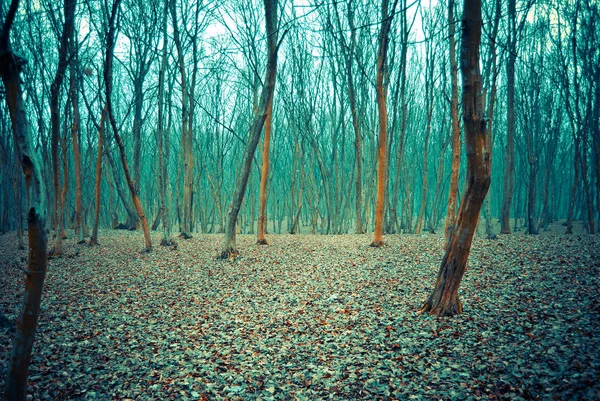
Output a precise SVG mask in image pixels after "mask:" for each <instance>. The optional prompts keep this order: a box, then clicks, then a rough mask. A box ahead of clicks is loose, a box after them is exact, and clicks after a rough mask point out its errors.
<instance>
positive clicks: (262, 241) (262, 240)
mask: <svg viewBox="0 0 600 401" xmlns="http://www.w3.org/2000/svg"><path fill="white" fill-rule="evenodd" d="M256 245H269V243H268V242H267V240H266V239H264V238H263V239H259V240H257V241H256Z"/></svg>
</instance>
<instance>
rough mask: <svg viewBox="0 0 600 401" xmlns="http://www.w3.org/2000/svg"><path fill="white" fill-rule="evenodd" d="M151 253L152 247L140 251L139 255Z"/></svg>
mask: <svg viewBox="0 0 600 401" xmlns="http://www.w3.org/2000/svg"><path fill="white" fill-rule="evenodd" d="M150 252H152V247H150V246H148V247H146V248H144V249H142V250H141V251H140V253H150Z"/></svg>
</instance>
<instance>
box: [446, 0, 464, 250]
mask: <svg viewBox="0 0 600 401" xmlns="http://www.w3.org/2000/svg"><path fill="white" fill-rule="evenodd" d="M454 24H455V22H454V0H448V27H449V28H448V29H449V39H450V40H449V42H450V76H451V78H450V81H451V85H452V97H451V102H450V114H451V118H452V173H451V176H450V194H449V196H448V211H447V213H446V229H445V231H444V232H445V235H446V239H448V238H449V237H450V233H452V231H453V230H454V225H455V224H456V194H457V192H458V170H459V168H460V123H459V121H458V65H457V64H456V44H455V40H454V31H455V30H454Z"/></svg>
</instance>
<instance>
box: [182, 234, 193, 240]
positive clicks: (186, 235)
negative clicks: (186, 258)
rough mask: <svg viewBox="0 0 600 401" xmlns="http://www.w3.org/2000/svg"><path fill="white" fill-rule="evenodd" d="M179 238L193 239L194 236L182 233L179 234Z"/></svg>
mask: <svg viewBox="0 0 600 401" xmlns="http://www.w3.org/2000/svg"><path fill="white" fill-rule="evenodd" d="M179 238H183V239H191V238H192V236H191V235H190V234H188V233H181V234H179Z"/></svg>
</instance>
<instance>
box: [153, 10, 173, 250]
mask: <svg viewBox="0 0 600 401" xmlns="http://www.w3.org/2000/svg"><path fill="white" fill-rule="evenodd" d="M168 6H169V0H165V9H164V12H163V21H162V30H163V44H162V61H161V65H160V70H159V72H158V127H157V130H156V136H157V139H158V141H157V142H158V145H157V148H158V149H157V151H158V174H159V176H158V185H159V192H160V210H159V215H160V219H161V220H162V229H163V230H162V231H163V236H162V240H161V241H160V244H161V245H162V246H168V245H171V244H172V240H171V220H170V216H169V208H168V207H167V179H168V176H167V164H168V163H167V161H168V160H164V159H165V155H164V150H163V147H164V146H163V142H164V137H165V133H164V118H165V117H164V107H165V106H164V102H165V99H164V90H165V71H166V69H167V61H168V55H167V45H168V43H167V40H168V35H167V14H168Z"/></svg>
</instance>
